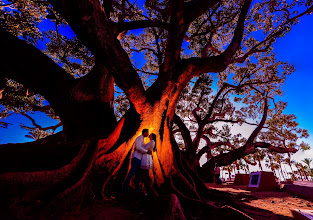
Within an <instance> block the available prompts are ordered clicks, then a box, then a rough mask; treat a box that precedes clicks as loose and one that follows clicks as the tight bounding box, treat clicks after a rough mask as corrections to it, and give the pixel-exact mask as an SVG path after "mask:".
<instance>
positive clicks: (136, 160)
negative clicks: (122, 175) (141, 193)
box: [123, 129, 152, 195]
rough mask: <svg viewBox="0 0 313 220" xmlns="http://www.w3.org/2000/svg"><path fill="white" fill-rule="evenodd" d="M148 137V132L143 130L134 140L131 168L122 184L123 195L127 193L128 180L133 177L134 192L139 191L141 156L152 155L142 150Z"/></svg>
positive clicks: (148, 151) (149, 151)
mask: <svg viewBox="0 0 313 220" xmlns="http://www.w3.org/2000/svg"><path fill="white" fill-rule="evenodd" d="M148 135H149V130H148V129H143V130H142V135H140V136H139V137H137V138H136V140H135V149H134V152H133V155H132V161H131V167H130V170H129V173H128V175H127V178H126V180H125V182H124V189H123V193H124V194H125V195H127V194H128V192H129V183H130V179H131V178H132V176H134V175H135V187H136V190H139V183H140V175H139V174H140V173H139V169H140V164H141V158H142V155H143V154H152V151H151V150H146V149H145V148H144V146H145V142H144V138H145V137H148Z"/></svg>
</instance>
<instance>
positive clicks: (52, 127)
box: [19, 112, 62, 131]
mask: <svg viewBox="0 0 313 220" xmlns="http://www.w3.org/2000/svg"><path fill="white" fill-rule="evenodd" d="M19 114H21V115H23V116H25V117H26V118H28V119H29V120H30V121H31V122H32V124H33V125H34V126H35V128H37V129H39V130H41V131H46V130H50V129H51V130H56V129H57V128H58V127H61V126H62V122H59V123H58V124H56V125H52V126H49V127H45V128H43V127H42V126H40V125H39V124H37V123H36V121H35V119H33V118H32V117H30V116H29V115H27V114H26V113H24V112H19Z"/></svg>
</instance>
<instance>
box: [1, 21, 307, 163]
mask: <svg viewBox="0 0 313 220" xmlns="http://www.w3.org/2000/svg"><path fill="white" fill-rule="evenodd" d="M274 48H275V50H274V51H275V53H276V54H277V59H278V60H282V61H288V62H291V63H293V64H294V66H295V68H296V71H295V72H294V73H293V74H292V75H290V76H289V77H288V78H287V80H286V82H285V84H284V86H283V89H284V91H285V94H284V95H283V96H282V97H279V98H278V99H279V100H282V101H287V102H288V106H287V108H286V111H285V113H286V114H295V115H296V116H297V122H298V123H299V124H300V127H301V128H304V129H308V130H309V134H310V137H309V139H307V140H305V141H306V142H308V143H309V144H310V145H311V147H313V96H312V95H313V86H312V83H313V56H312V54H313V15H310V16H305V17H303V18H301V21H300V23H299V24H298V25H296V26H294V27H293V29H292V30H291V32H290V33H288V34H287V35H286V36H285V37H284V38H281V39H278V41H277V42H276V43H275V45H274ZM35 118H36V120H37V121H38V124H40V125H42V126H49V125H54V124H57V122H56V121H53V120H52V119H50V118H48V117H46V116H45V115H43V114H36V116H35ZM6 122H9V123H11V124H12V125H10V126H9V128H8V129H3V128H0V144H5V143H21V142H27V141H31V139H29V138H26V137H25V134H27V131H26V130H23V129H20V123H24V124H26V125H29V126H31V123H30V121H29V120H28V119H26V118H25V117H23V116H18V115H12V116H10V117H9V118H8V119H7V120H6ZM304 157H311V158H313V150H310V151H309V152H306V153H304V154H303V153H297V155H296V159H297V160H299V159H302V158H304Z"/></svg>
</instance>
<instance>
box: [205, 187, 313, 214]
mask: <svg viewBox="0 0 313 220" xmlns="http://www.w3.org/2000/svg"><path fill="white" fill-rule="evenodd" d="M206 185H207V186H208V188H210V189H216V190H219V191H223V192H227V193H230V194H232V195H233V196H234V198H235V199H236V200H237V201H239V202H242V204H243V210H244V211H245V212H246V213H247V214H248V215H249V216H251V217H253V218H254V219H258V220H259V219H260V220H263V219H293V218H292V214H291V212H290V209H309V210H313V202H311V201H308V200H306V199H302V198H298V197H297V196H294V195H291V194H288V193H286V192H283V191H279V190H277V191H268V192H257V191H249V190H247V189H246V186H233V185H220V186H218V185H215V184H206Z"/></svg>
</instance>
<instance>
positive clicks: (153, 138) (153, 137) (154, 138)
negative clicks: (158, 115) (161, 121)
mask: <svg viewBox="0 0 313 220" xmlns="http://www.w3.org/2000/svg"><path fill="white" fill-rule="evenodd" d="M151 136H152V140H154V142H155V145H154V148H153V150H156V135H155V134H154V133H152V134H151Z"/></svg>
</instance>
